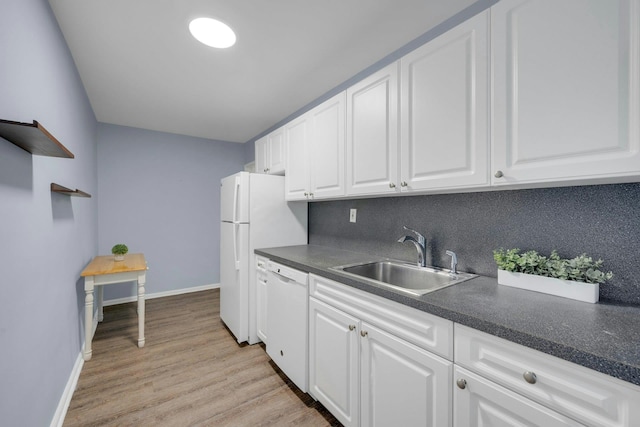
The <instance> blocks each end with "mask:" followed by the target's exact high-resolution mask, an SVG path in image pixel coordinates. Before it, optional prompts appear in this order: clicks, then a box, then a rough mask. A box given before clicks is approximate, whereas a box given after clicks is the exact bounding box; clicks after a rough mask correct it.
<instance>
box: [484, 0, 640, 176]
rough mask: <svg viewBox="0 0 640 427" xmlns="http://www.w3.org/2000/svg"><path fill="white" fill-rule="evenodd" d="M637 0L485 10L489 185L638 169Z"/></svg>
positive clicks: (552, 0) (553, 1) (559, 1)
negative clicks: (490, 85)
mask: <svg viewBox="0 0 640 427" xmlns="http://www.w3.org/2000/svg"><path fill="white" fill-rule="evenodd" d="M639 40H640V5H639V2H638V0H616V1H614V0H611V1H601V0H589V1H587V0H535V1H532V0H528V1H527V0H505V1H500V2H499V3H497V4H496V5H494V6H493V7H492V8H491V43H492V51H493V61H494V63H493V70H494V71H493V73H494V79H493V81H494V99H493V109H494V129H493V142H494V152H493V170H492V175H494V174H495V176H494V178H492V183H493V184H494V185H503V184H518V183H542V184H541V185H544V183H547V182H549V183H552V182H560V181H562V182H565V181H575V183H578V184H579V183H581V182H580V181H584V182H598V181H600V182H606V178H609V179H611V177H625V176H630V175H631V176H632V175H636V176H637V175H638V173H639V172H640V63H639V62H640V60H639V59H638V58H639V57H640V42H639Z"/></svg>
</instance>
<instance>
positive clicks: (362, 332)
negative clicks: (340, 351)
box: [360, 331, 369, 338]
mask: <svg viewBox="0 0 640 427" xmlns="http://www.w3.org/2000/svg"><path fill="white" fill-rule="evenodd" d="M367 335H369V332H367V331H360V336H361V337H363V338H364V337H366V336H367Z"/></svg>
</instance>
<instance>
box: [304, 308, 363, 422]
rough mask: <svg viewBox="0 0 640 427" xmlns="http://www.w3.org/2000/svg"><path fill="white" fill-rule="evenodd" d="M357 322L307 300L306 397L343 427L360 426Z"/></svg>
mask: <svg viewBox="0 0 640 427" xmlns="http://www.w3.org/2000/svg"><path fill="white" fill-rule="evenodd" d="M359 325H360V321H359V320H358V319H357V318H355V317H353V316H349V315H348V314H346V313H345V312H343V311H341V310H338V309H336V308H333V307H331V306H330V305H328V304H325V303H323V302H322V301H318V300H317V299H315V298H309V393H311V394H312V395H313V396H314V397H315V398H316V399H318V400H319V401H320V402H321V403H322V404H323V405H324V406H325V407H326V408H327V409H328V410H329V412H331V413H332V414H333V415H334V416H335V417H336V418H337V419H338V420H340V422H341V423H342V424H344V425H345V426H357V425H360V399H359V398H360V395H359V388H360V384H359V381H360V340H359V335H358V332H357V330H356V329H358V327H359Z"/></svg>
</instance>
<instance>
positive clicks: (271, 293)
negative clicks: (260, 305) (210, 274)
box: [267, 261, 309, 393]
mask: <svg viewBox="0 0 640 427" xmlns="http://www.w3.org/2000/svg"><path fill="white" fill-rule="evenodd" d="M267 270H268V271H267V331H269V340H268V342H267V354H268V355H269V357H271V360H273V361H274V362H275V363H276V365H278V366H279V367H280V369H282V371H283V372H284V373H285V374H286V375H287V377H289V379H290V380H291V381H293V383H294V384H295V385H296V386H298V388H299V389H300V390H302V391H303V392H305V393H306V392H307V382H308V376H309V375H308V358H309V355H308V350H307V349H308V345H307V339H308V338H307V335H308V331H307V324H308V306H309V298H308V296H309V287H308V274H307V273H303V272H302V271H299V270H296V269H294V268H291V267H287V266H284V265H281V264H278V263H276V262H273V261H269V262H268V264H267Z"/></svg>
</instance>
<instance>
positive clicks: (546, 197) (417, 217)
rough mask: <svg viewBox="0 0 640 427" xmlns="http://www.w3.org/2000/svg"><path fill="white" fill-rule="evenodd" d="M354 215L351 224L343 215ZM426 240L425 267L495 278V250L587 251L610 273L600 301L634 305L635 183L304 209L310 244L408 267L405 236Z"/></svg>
mask: <svg viewBox="0 0 640 427" xmlns="http://www.w3.org/2000/svg"><path fill="white" fill-rule="evenodd" d="M350 208H357V209H358V214H357V222H356V223H355V224H353V223H350V222H349V209H350ZM403 225H407V226H408V227H411V228H414V229H416V230H418V231H420V232H422V233H423V234H425V235H426V237H427V239H428V252H427V262H428V263H429V264H432V265H436V266H441V267H448V266H449V263H450V261H449V260H450V258H449V257H447V256H446V255H445V251H446V250H447V249H449V250H452V251H454V252H456V253H457V255H458V262H459V264H458V267H459V269H460V270H461V271H468V272H473V273H478V274H481V275H485V276H492V277H495V276H496V265H495V262H494V261H493V257H492V251H493V250H494V249H497V248H500V247H504V248H520V249H523V250H529V249H535V250H537V251H539V252H541V253H545V254H547V253H550V252H551V251H552V250H553V249H557V250H558V252H559V253H560V255H561V256H563V257H570V258H573V257H575V256H577V255H580V254H581V253H583V252H586V253H587V254H588V255H590V256H593V257H594V258H602V259H604V260H605V261H606V262H605V265H604V266H605V267H606V269H608V270H611V271H613V273H614V278H613V280H611V282H610V283H607V284H605V285H601V286H600V297H601V300H602V301H610V302H619V303H623V304H634V305H640V263H639V262H638V254H639V252H640V184H618V185H597V186H584V187H563V188H549V189H533V190H511V191H494V192H483V193H468V194H447V195H432V196H410V197H389V198H377V199H359V200H341V201H333V202H316V203H310V204H309V243H310V244H316V245H322V246H329V247H336V248H341V249H347V250H352V251H356V252H364V253H370V254H375V255H380V256H385V257H390V258H396V259H401V260H406V261H410V262H414V261H415V260H416V250H415V247H414V246H413V245H412V244H401V243H397V242H396V241H397V239H398V238H399V237H401V236H402V235H404V234H409V233H408V232H405V231H404V230H403V229H402V226H403Z"/></svg>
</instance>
